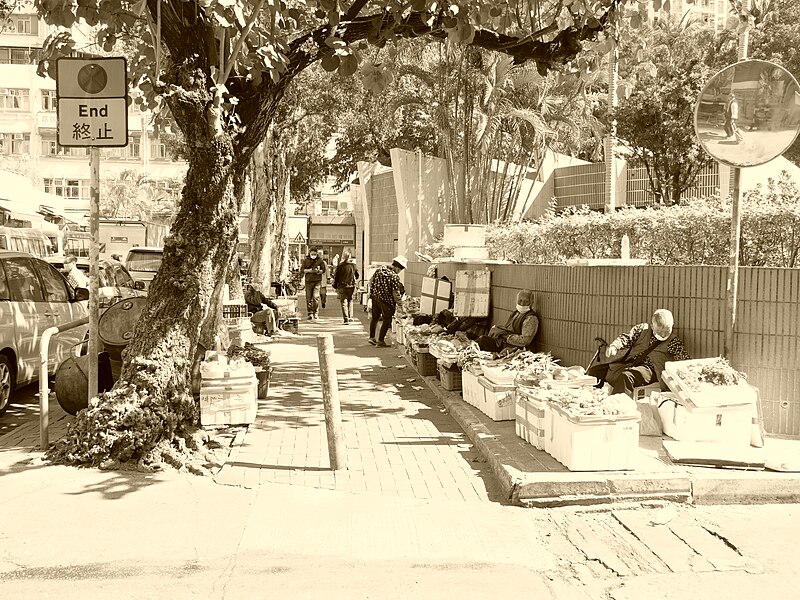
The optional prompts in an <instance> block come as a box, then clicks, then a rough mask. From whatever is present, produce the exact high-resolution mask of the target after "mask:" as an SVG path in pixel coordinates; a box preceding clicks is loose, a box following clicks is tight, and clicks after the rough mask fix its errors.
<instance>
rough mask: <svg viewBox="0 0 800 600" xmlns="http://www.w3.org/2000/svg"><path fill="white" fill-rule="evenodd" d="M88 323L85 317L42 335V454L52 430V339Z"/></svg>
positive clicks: (40, 395)
mask: <svg viewBox="0 0 800 600" xmlns="http://www.w3.org/2000/svg"><path fill="white" fill-rule="evenodd" d="M88 323H89V317H83V318H82V319H78V320H77V321H70V322H69V323H65V324H64V325H59V326H58V327H49V328H48V329H45V330H44V333H43V334H42V341H41V342H40V343H39V444H40V446H41V449H42V452H44V451H46V450H47V446H48V445H49V444H50V440H49V431H48V430H49V428H50V382H49V381H48V376H49V369H48V368H47V367H48V360H47V357H48V351H49V348H50V338H51V337H53V336H54V335H55V334H57V333H61V332H62V331H68V330H70V329H74V328H75V327H80V326H81V325H86V324H88ZM95 360H97V358H95Z"/></svg>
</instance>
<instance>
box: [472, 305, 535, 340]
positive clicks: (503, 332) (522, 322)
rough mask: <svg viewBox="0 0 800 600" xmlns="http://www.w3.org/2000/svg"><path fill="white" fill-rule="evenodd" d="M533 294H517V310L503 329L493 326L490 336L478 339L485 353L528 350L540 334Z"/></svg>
mask: <svg viewBox="0 0 800 600" xmlns="http://www.w3.org/2000/svg"><path fill="white" fill-rule="evenodd" d="M532 304H533V294H532V293H531V292H530V291H528V290H520V291H519V292H518V293H517V305H516V310H514V312H513V313H512V314H511V316H510V317H509V318H508V321H506V324H505V325H504V326H503V327H499V326H498V325H493V326H492V328H491V329H490V330H489V333H488V335H483V336H481V337H479V338H478V340H477V342H478V346H480V348H481V350H484V351H485V352H502V351H503V350H507V349H518V348H527V347H528V346H529V345H530V343H531V342H532V341H533V338H535V337H536V334H537V333H538V332H539V316H538V315H537V314H536V313H535V312H534V311H533V308H532Z"/></svg>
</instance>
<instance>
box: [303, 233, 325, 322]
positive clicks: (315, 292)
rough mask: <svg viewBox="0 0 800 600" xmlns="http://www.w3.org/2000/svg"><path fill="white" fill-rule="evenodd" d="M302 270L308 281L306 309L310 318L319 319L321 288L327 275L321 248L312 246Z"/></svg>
mask: <svg viewBox="0 0 800 600" xmlns="http://www.w3.org/2000/svg"><path fill="white" fill-rule="evenodd" d="M301 268H302V270H303V273H304V276H305V281H306V310H307V311H308V318H309V319H310V320H315V319H319V305H320V289H321V288H322V278H323V277H324V276H325V269H326V268H327V266H326V265H325V261H324V260H323V259H322V255H321V253H320V251H319V248H311V251H310V252H309V253H308V256H306V257H305V259H303V265H302V267H301Z"/></svg>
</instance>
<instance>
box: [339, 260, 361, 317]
mask: <svg viewBox="0 0 800 600" xmlns="http://www.w3.org/2000/svg"><path fill="white" fill-rule="evenodd" d="M334 260H335V259H334ZM358 277H359V274H358V269H357V268H356V259H355V258H352V257H351V256H350V251H349V250H347V249H345V250H344V251H342V258H341V260H340V261H339V264H338V265H336V272H335V273H334V274H333V289H335V290H336V296H337V297H338V298H339V302H340V303H341V305H342V317H343V318H344V324H345V325H347V324H348V323H352V322H353V321H355V319H354V318H353V292H354V291H355V289H356V282H357V281H358Z"/></svg>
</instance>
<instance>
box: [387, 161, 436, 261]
mask: <svg viewBox="0 0 800 600" xmlns="http://www.w3.org/2000/svg"><path fill="white" fill-rule="evenodd" d="M391 157H392V172H393V174H394V186H395V190H396V192H397V193H396V200H397V212H398V215H399V216H400V217H401V218H399V219H398V232H397V234H398V235H397V239H398V254H403V255H404V256H406V257H408V258H413V257H414V252H417V251H420V252H421V251H422V250H424V248H425V246H426V245H427V244H430V243H431V242H433V240H434V239H435V238H436V236H438V235H441V234H442V233H443V232H444V224H445V221H446V215H447V213H448V207H449V194H448V192H447V163H446V162H445V161H444V160H443V159H441V158H435V157H432V156H425V155H423V154H419V153H415V152H409V151H407V150H400V149H399V148H394V149H392V150H391Z"/></svg>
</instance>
